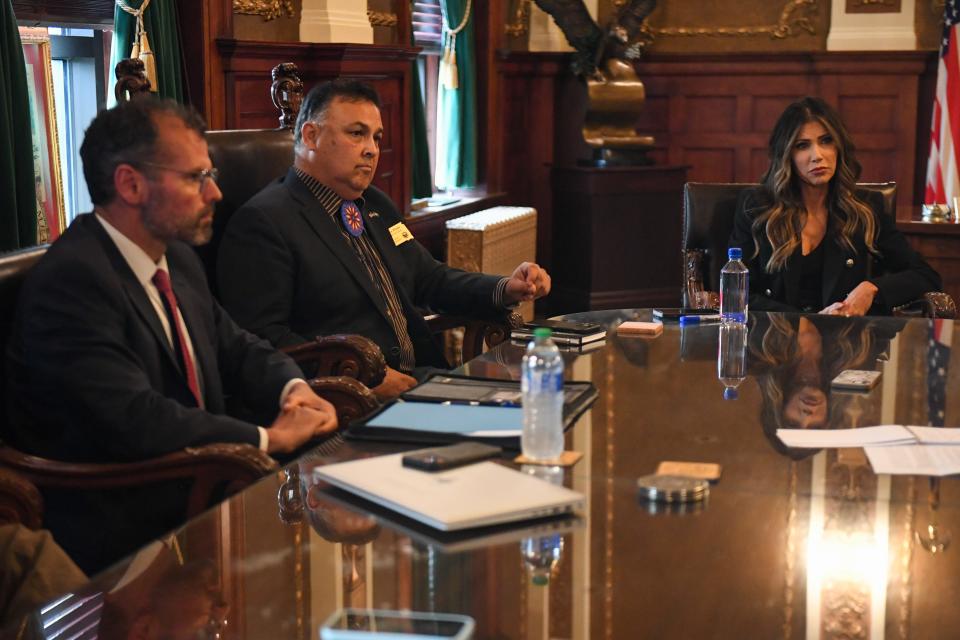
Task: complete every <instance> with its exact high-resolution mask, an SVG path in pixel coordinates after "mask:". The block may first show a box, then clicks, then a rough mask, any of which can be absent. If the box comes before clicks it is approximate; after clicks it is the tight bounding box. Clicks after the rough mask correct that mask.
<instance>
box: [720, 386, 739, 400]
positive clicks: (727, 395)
mask: <svg viewBox="0 0 960 640" xmlns="http://www.w3.org/2000/svg"><path fill="white" fill-rule="evenodd" d="M739 397H740V394H739V393H737V390H736V389H734V388H733V387H727V388H726V389H724V390H723V399H724V400H736V399H737V398H739Z"/></svg>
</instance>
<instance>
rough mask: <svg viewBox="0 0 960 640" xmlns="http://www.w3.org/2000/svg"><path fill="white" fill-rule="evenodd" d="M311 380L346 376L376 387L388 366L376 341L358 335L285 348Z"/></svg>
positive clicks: (321, 337)
mask: <svg viewBox="0 0 960 640" xmlns="http://www.w3.org/2000/svg"><path fill="white" fill-rule="evenodd" d="M282 351H283V352H284V353H286V354H287V355H288V356H290V357H291V358H293V359H294V361H296V363H297V364H298V365H300V368H301V369H303V373H304V375H306V376H307V377H308V378H314V377H323V376H347V377H350V378H354V379H356V380H358V381H359V382H361V383H363V384H364V385H366V386H368V387H375V386H377V385H378V384H380V383H381V382H383V378H384V376H385V375H386V373H387V363H386V361H385V360H384V359H383V353H381V352H380V347H378V346H377V343H375V342H374V341H373V340H370V339H369V338H365V337H364V336H358V335H347V334H337V335H332V336H318V337H317V338H315V339H313V340H312V341H310V342H305V343H303V344H298V345H295V346H293V347H284V348H283V349H282Z"/></svg>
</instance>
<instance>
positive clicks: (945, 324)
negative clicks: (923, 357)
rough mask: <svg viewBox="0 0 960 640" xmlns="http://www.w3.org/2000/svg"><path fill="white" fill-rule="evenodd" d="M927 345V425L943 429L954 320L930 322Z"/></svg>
mask: <svg viewBox="0 0 960 640" xmlns="http://www.w3.org/2000/svg"><path fill="white" fill-rule="evenodd" d="M928 322H929V323H930V342H929V344H928V345H927V424H929V425H930V426H931V427H942V426H943V423H944V413H945V411H946V408H947V364H948V363H949V362H950V343H951V342H952V341H953V320H929V321H928Z"/></svg>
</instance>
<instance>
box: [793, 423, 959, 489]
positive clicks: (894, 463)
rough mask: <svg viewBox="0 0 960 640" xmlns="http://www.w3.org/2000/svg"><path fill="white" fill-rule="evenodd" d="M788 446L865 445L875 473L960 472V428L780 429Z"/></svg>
mask: <svg viewBox="0 0 960 640" xmlns="http://www.w3.org/2000/svg"><path fill="white" fill-rule="evenodd" d="M777 437H779V438H780V440H782V441H783V443H784V444H785V445H787V446H788V447H796V448H811V449H825V448H834V447H836V448H839V447H863V448H864V451H865V452H866V454H867V457H868V458H869V459H870V464H871V466H872V467H873V471H874V473H889V474H899V475H925V476H944V475H952V474H955V473H960V429H945V428H942V427H917V426H907V425H898V424H888V425H879V426H876V427H864V428H862V429H834V430H829V431H825V430H816V429H777Z"/></svg>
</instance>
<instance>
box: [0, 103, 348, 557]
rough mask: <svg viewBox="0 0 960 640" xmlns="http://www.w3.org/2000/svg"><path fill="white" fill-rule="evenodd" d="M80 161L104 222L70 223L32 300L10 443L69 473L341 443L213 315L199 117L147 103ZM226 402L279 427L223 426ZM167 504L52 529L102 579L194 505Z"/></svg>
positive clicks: (17, 360) (17, 343)
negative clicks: (184, 455)
mask: <svg viewBox="0 0 960 640" xmlns="http://www.w3.org/2000/svg"><path fill="white" fill-rule="evenodd" d="M80 155H81V157H82V159H83V166H84V176H85V177H86V180H87V186H88V188H89V190H90V197H91V200H92V201H93V203H94V204H95V205H96V207H95V211H94V213H91V214H85V215H81V216H79V217H78V218H77V219H76V220H74V222H73V224H71V225H70V228H69V229H68V230H67V231H66V232H65V233H64V234H63V236H62V237H61V238H60V239H59V240H57V241H56V242H55V243H54V244H53V246H52V247H51V248H50V249H49V251H47V253H46V255H45V256H44V257H43V258H42V259H41V260H40V262H39V263H38V264H37V265H36V266H35V267H34V268H33V269H32V270H31V272H30V274H29V276H28V278H27V280H26V282H25V284H24V287H23V291H22V292H21V295H20V300H19V303H18V309H17V319H16V324H15V327H14V330H13V333H12V337H11V342H10V345H9V353H8V359H7V367H8V369H7V371H8V377H7V379H8V380H9V385H8V407H9V411H10V416H9V417H10V420H9V425H10V431H11V432H10V433H8V434H4V437H6V438H7V439H9V440H10V441H11V442H12V443H13V444H15V445H16V446H18V447H20V448H22V449H24V450H26V451H28V452H30V453H36V454H39V455H44V456H49V457H53V458H57V459H60V460H67V461H77V462H122V461H135V460H142V459H145V458H150V457H154V456H158V455H162V454H165V453H169V452H172V451H176V450H179V449H183V448H184V447H188V446H196V445H203V444H208V443H213V442H239V443H249V444H253V445H256V446H259V447H260V448H261V449H262V450H264V451H268V452H270V453H284V452H291V451H293V450H295V449H296V448H298V447H299V446H301V445H302V444H304V443H305V442H306V441H307V440H309V439H310V438H312V437H314V436H317V435H320V434H323V433H328V432H331V431H333V430H334V429H336V427H337V420H336V414H335V412H334V409H333V407H332V406H331V405H330V404H329V403H328V402H326V401H325V400H323V399H321V398H319V397H318V396H317V395H315V394H314V393H313V391H312V390H311V389H310V387H309V386H308V385H307V384H306V383H305V382H304V381H303V380H301V379H300V376H301V373H300V370H299V368H298V367H297V365H296V364H295V363H294V362H293V361H292V360H291V359H290V358H288V357H287V356H286V355H283V354H281V353H279V352H277V351H276V350H275V349H274V348H273V347H271V346H270V345H269V344H268V343H266V342H265V341H263V340H260V339H259V338H257V337H256V336H254V335H252V334H250V333H247V332H246V331H244V330H242V329H240V328H239V327H238V326H237V325H236V324H234V322H233V321H232V320H231V319H230V317H229V316H228V315H227V314H226V313H225V312H224V311H223V309H222V308H221V307H220V306H219V304H217V302H216V301H215V300H213V298H212V297H211V294H210V291H209V289H208V287H207V283H206V280H205V278H204V275H203V269H202V267H201V266H200V263H199V260H198V258H197V257H196V255H195V254H194V252H193V250H192V249H191V248H190V247H189V246H187V244H201V243H204V242H206V241H208V240H209V239H210V234H211V228H212V227H211V225H212V219H213V205H214V203H215V202H216V201H217V200H219V199H220V198H221V194H220V191H219V189H218V188H217V185H216V170H215V169H213V168H212V166H211V162H210V157H209V155H208V154H207V144H206V142H205V140H204V125H203V122H202V120H201V119H200V118H199V116H198V115H197V114H196V113H195V112H193V111H192V110H189V109H187V108H184V107H181V106H180V105H177V104H176V103H174V102H170V101H161V100H156V99H153V98H144V99H140V98H138V99H135V100H133V101H132V102H130V103H127V104H123V105H121V106H118V107H116V108H115V109H111V110H109V111H104V112H101V113H100V114H99V115H98V116H97V117H96V119H95V120H94V121H93V123H92V124H91V125H90V127H89V128H88V129H87V132H86V135H85V137H84V141H83V145H82V147H81V149H80ZM228 395H229V396H233V397H237V398H239V399H241V400H242V403H243V405H245V406H246V407H248V408H249V409H250V411H251V412H252V413H253V415H255V416H256V417H257V419H258V420H259V419H261V418H262V419H263V422H262V423H261V424H267V423H269V421H270V420H272V421H273V422H272V424H270V426H269V427H268V428H266V429H265V428H263V427H260V426H257V425H256V424H252V423H251V422H248V421H245V420H241V419H238V418H234V417H231V416H229V415H226V414H225V397H226V396H228ZM278 411H279V415H277V414H278ZM274 418H275V419H274ZM167 489H168V490H167V491H165V492H162V495H160V496H157V495H155V494H151V497H149V498H146V497H144V496H142V495H140V496H138V497H137V498H136V499H134V498H133V496H126V499H124V498H116V497H114V499H107V498H104V497H103V496H94V495H84V496H77V495H75V494H71V495H69V496H60V497H59V498H57V497H55V496H54V498H53V499H54V502H55V503H56V504H55V505H53V506H54V508H52V509H48V514H49V515H50V517H51V518H53V520H52V521H51V522H49V523H48V525H49V527H50V528H51V530H52V531H53V533H54V536H55V537H57V538H58V541H60V542H61V544H63V545H64V546H65V548H67V550H68V552H69V553H71V555H72V556H74V557H75V558H76V559H77V560H78V563H79V564H81V566H82V567H83V568H84V569H87V570H88V571H89V570H90V569H96V568H99V566H102V563H104V562H106V561H109V560H112V559H116V558H117V557H119V555H120V554H122V553H123V552H127V551H129V550H132V549H133V548H135V547H136V546H139V545H140V544H143V543H144V542H146V541H147V540H149V539H150V538H152V537H154V536H156V535H157V534H159V533H162V532H163V531H164V530H166V529H168V528H169V527H171V526H174V525H176V524H178V523H177V522H176V521H175V519H176V517H175V516H174V515H173V514H175V513H178V514H182V512H183V506H184V495H185V494H184V493H183V489H182V487H177V488H171V487H167ZM146 505H149V507H146ZM48 506H51V505H50V501H49V498H48ZM57 518H61V520H59V521H57ZM67 533H69V534H70V535H69V536H65V535H64V534H67Z"/></svg>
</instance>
